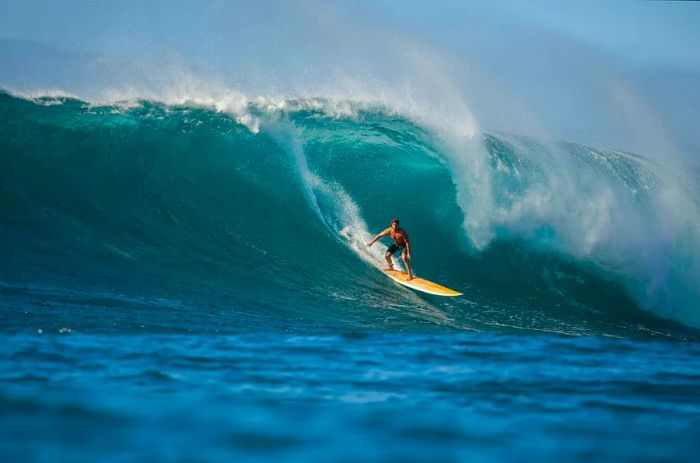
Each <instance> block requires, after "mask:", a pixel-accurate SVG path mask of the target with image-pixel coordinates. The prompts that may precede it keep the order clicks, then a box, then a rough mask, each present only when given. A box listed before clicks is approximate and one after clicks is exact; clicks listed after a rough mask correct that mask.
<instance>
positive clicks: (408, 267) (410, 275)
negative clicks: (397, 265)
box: [401, 249, 413, 280]
mask: <svg viewBox="0 0 700 463" xmlns="http://www.w3.org/2000/svg"><path fill="white" fill-rule="evenodd" d="M401 258H402V259H403V263H404V265H405V266H406V271H407V272H408V278H406V280H413V272H412V271H411V259H409V258H408V256H406V250H405V249H404V250H403V252H402V253H401Z"/></svg>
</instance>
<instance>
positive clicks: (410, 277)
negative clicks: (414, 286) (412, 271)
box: [406, 275, 415, 281]
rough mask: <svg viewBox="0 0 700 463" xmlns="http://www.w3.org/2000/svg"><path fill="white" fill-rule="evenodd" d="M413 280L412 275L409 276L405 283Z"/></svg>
mask: <svg viewBox="0 0 700 463" xmlns="http://www.w3.org/2000/svg"><path fill="white" fill-rule="evenodd" d="M414 278H415V277H414V276H413V275H409V276H408V278H406V281H411V280H413V279H414Z"/></svg>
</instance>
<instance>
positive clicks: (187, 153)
mask: <svg viewBox="0 0 700 463" xmlns="http://www.w3.org/2000/svg"><path fill="white" fill-rule="evenodd" d="M200 103H201V102H200ZM205 103H206V104H195V103H194V102H183V103H182V104H178V105H172V104H165V103H161V102H156V101H136V102H131V103H129V104H106V105H96V104H90V103H86V102H84V101H80V100H79V99H75V98H67V97H39V98H20V97H17V96H13V95H10V94H6V93H4V94H0V135H1V137H0V222H1V224H2V235H3V238H2V244H0V259H2V262H1V263H0V279H1V280H2V285H3V286H2V288H3V291H4V292H11V293H23V294H25V293H31V294H32V295H33V297H38V298H40V296H37V294H39V293H41V291H44V292H46V294H48V293H51V294H54V296H55V294H57V293H60V292H61V291H64V290H66V289H68V290H70V291H71V294H72V296H70V297H78V296H76V294H82V295H83V296H81V297H83V300H87V299H89V300H91V301H93V300H94V299H95V297H97V296H94V295H100V296H99V297H97V299H98V300H101V301H103V302H102V303H99V302H98V303H96V305H100V304H102V305H104V300H103V299H100V298H106V299H110V298H111V299H110V300H112V303H111V304H112V306H118V307H117V308H115V309H114V311H115V313H116V312H119V311H120V310H121V312H119V314H120V315H113V316H114V317H116V318H119V319H120V320H121V321H122V322H124V323H126V322H128V323H132V324H133V325H134V326H137V325H143V324H144V323H146V324H149V323H150V324H152V325H153V326H160V327H163V326H179V325H181V322H180V321H178V320H181V319H182V317H184V318H185V319H187V320H189V322H188V323H190V322H191V321H192V320H193V319H195V318H196V319H197V320H199V321H201V320H202V319H205V320H208V323H210V325H211V326H222V325H232V324H250V325H255V324H256V323H273V324H276V325H275V326H277V327H284V326H286V325H285V324H286V323H291V322H290V320H302V321H306V322H311V323H323V324H326V325H325V326H346V327H347V326H351V327H352V326H354V327H360V328H372V329H377V328H378V329H381V328H388V329H424V328H426V329H428V328H430V327H438V328H449V329H499V330H500V329H530V330H546V331H557V332H565V333H596V334H630V333H647V334H654V333H669V332H678V331H679V330H680V332H685V330H686V328H684V327H683V325H686V326H689V327H699V326H700V308H699V303H700V289H699V288H700V255H698V253H700V227H699V226H700V213H699V212H700V209H699V204H700V203H699V202H698V192H697V191H696V190H695V188H694V187H693V185H694V180H693V178H692V175H691V174H688V173H681V172H677V171H674V170H671V169H668V168H665V167H662V166H659V165H657V164H655V163H653V162H651V161H649V160H646V159H644V158H641V157H639V156H635V155H633V154H628V153H623V152H619V151H613V150H602V149H594V148H590V147H587V146H582V145H578V144H572V143H563V142H556V143H555V142H545V141H541V140H535V139H532V138H527V137H520V136H514V135H509V134H501V133H490V134H473V133H469V131H465V132H464V133H462V134H460V135H455V136H450V134H449V133H447V132H446V131H441V130H440V129H439V128H436V127H435V126H431V125H429V124H426V123H423V122H421V118H420V117H416V115H415V114H413V115H411V116H410V117H409V116H406V115H402V114H403V113H402V112H400V111H396V110H392V109H391V108H388V107H386V106H381V105H372V104H368V103H359V102H352V101H341V100H325V99H299V100H275V101H270V100H265V99H258V100H252V101H250V100H245V101H243V100H241V101H238V100H236V101H234V104H232V103H231V101H228V102H226V104H224V105H220V106H219V105H217V103H216V102H205ZM395 216H398V217H400V218H401V220H402V225H404V226H405V227H406V228H407V230H408V231H409V233H410V235H411V238H412V241H413V243H412V244H413V245H412V247H413V254H414V265H415V268H416V270H417V273H418V274H420V275H423V276H425V277H427V278H431V279H435V280H438V281H440V282H443V283H445V284H447V285H449V286H451V287H454V288H457V289H459V290H461V291H463V292H464V293H465V297H464V298H460V299H459V300H451V301H442V300H438V299H434V298H425V297H422V296H420V295H417V294H414V293H412V292H410V291H407V290H404V289H402V288H398V287H395V286H394V285H392V284H390V283H389V282H388V281H387V280H386V279H385V278H384V277H383V276H382V275H381V274H380V273H379V272H378V271H377V270H376V269H375V268H374V266H373V265H372V264H373V263H377V262H379V261H380V260H381V254H382V249H383V248H381V247H380V246H379V247H377V248H376V249H375V248H372V249H370V250H367V249H366V248H365V247H364V243H365V242H366V241H367V240H368V239H369V238H370V237H371V236H372V234H373V233H375V232H376V231H378V230H380V229H382V228H383V227H385V226H386V224H387V222H388V221H389V220H390V219H391V218H392V217H395ZM380 248H381V249H380ZM37 285H38V286H37ZM39 286H40V287H41V288H43V289H37V287H39ZM57 288H61V289H57ZM85 294H90V295H92V296H90V297H87V296H84V295H85ZM110 295H111V296H110ZM114 295H118V296H119V298H120V299H119V300H120V301H121V302H120V303H114V301H113V300H114ZM55 297H56V298H58V297H59V296H55ZM61 297H64V296H61ZM65 297H68V296H65ZM124 301H127V302H124ZM134 301H135V302H134ZM154 301H155V302H154ZM149 304H151V305H153V307H155V308H152V310H151V309H148V310H146V309H144V307H146V306H148V307H150V305H149ZM85 306H89V304H83V305H82V307H85ZM134 306H138V307H139V309H138V310H136V311H135V312H134V309H133V307H134ZM119 307H121V308H119ZM193 307H195V308H194V309H192V308H193ZM76 310H78V309H76ZM83 310H84V309H83ZM130 311H131V312H130ZM134 313H136V314H134ZM242 314H244V315H242ZM81 317H83V318H84V319H87V320H92V321H93V322H94V323H96V324H97V325H99V323H100V322H99V320H97V321H95V320H96V319H100V317H97V316H96V315H95V314H91V313H89V312H87V313H82V314H81ZM178 317H179V318H178ZM263 320H264V321H263ZM56 323H60V321H57V322H56ZM115 323H116V322H115ZM678 323H680V324H678ZM681 324H683V325H681ZM691 331H692V330H691Z"/></svg>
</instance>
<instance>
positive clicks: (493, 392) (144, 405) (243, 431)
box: [0, 330, 700, 462]
mask: <svg viewBox="0 0 700 463" xmlns="http://www.w3.org/2000/svg"><path fill="white" fill-rule="evenodd" d="M64 331H65V330H64ZM2 342H3V350H2V357H1V360H0V372H1V373H0V374H1V376H0V389H2V399H1V403H2V405H1V406H0V409H1V410H2V413H1V414H0V435H2V436H3V438H2V447H3V450H2V453H3V454H4V455H5V458H4V459H3V460H4V461H72V462H83V461H84V462H91V461H106V462H110V461H115V462H116V461H213V460H220V461H270V460H282V461H299V462H308V461H329V460H333V461H445V462H448V461H496V460H498V461H508V460H512V461H591V459H593V460H594V461H601V460H605V461H687V462H690V461H697V460H696V459H697V456H698V455H699V454H700V453H699V452H700V393H699V392H698V391H699V390H700V368H698V367H699V366H700V362H698V355H700V346H698V344H697V343H679V342H664V341H649V340H630V339H614V338H606V337H569V336H552V335H526V336H517V335H501V334H484V333H467V334H465V333H462V334H448V333H442V334H408V333H392V334H388V333H364V334H362V333H352V332H350V333H347V334H333V335H314V336H307V335H297V334H284V333H248V334H234V335H206V334H192V335H153V334H151V335H146V336H144V335H136V334H134V335H116V334H108V335H92V334H80V333H70V332H64V333H55V332H51V333H41V334H40V333H24V334H15V335H4V336H3V341H2Z"/></svg>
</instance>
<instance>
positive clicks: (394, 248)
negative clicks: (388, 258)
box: [386, 243, 406, 254]
mask: <svg viewBox="0 0 700 463" xmlns="http://www.w3.org/2000/svg"><path fill="white" fill-rule="evenodd" d="M399 249H400V250H401V252H402V253H403V250H404V249H406V246H399V245H398V244H396V243H394V244H392V245H391V246H389V249H387V250H386V252H388V253H389V254H394V253H396V251H398V250H399Z"/></svg>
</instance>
